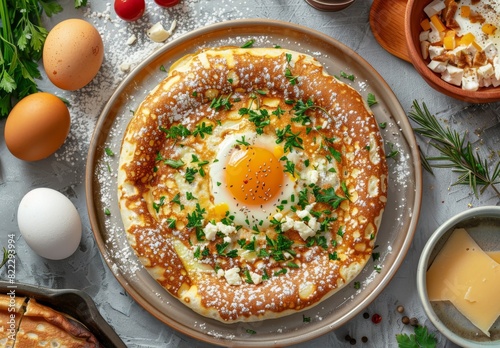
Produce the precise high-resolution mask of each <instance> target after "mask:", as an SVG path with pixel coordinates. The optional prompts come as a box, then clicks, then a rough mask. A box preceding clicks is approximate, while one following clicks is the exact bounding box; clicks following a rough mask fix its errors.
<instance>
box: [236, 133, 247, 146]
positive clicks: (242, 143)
mask: <svg viewBox="0 0 500 348" xmlns="http://www.w3.org/2000/svg"><path fill="white" fill-rule="evenodd" d="M236 144H238V145H244V146H248V145H250V143H249V142H248V141H246V140H245V136H244V135H242V136H241V140H238V139H236Z"/></svg>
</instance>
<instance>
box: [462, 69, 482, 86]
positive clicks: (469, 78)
mask: <svg viewBox="0 0 500 348" xmlns="http://www.w3.org/2000/svg"><path fill="white" fill-rule="evenodd" d="M478 88H479V81H478V79H477V72H476V68H467V69H465V70H464V74H463V75H462V89H465V90H467V91H477V90H478Z"/></svg>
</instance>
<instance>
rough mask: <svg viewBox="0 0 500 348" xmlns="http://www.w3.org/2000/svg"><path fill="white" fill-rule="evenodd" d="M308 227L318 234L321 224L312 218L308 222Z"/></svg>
mask: <svg viewBox="0 0 500 348" xmlns="http://www.w3.org/2000/svg"><path fill="white" fill-rule="evenodd" d="M307 226H309V227H310V228H311V229H312V230H313V231H314V232H317V231H319V229H320V228H321V223H319V222H318V220H317V219H316V218H315V217H314V216H312V217H311V218H310V219H309V221H308V222H307Z"/></svg>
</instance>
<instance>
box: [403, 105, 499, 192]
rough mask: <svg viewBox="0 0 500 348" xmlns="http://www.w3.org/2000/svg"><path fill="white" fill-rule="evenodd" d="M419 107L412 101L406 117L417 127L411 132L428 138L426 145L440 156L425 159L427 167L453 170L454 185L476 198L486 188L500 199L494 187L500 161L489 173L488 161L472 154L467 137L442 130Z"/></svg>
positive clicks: (428, 114) (434, 118)
mask: <svg viewBox="0 0 500 348" xmlns="http://www.w3.org/2000/svg"><path fill="white" fill-rule="evenodd" d="M422 106H423V109H422V108H421V107H420V105H419V104H418V102H417V101H414V102H413V109H414V110H413V111H410V113H409V114H408V117H409V118H410V119H411V120H413V121H414V122H415V123H417V124H418V126H419V127H418V128H414V131H415V132H416V133H418V134H420V135H421V136H424V137H426V138H429V139H430V140H431V141H430V142H429V144H430V145H431V146H432V147H434V148H435V149H436V150H438V151H439V152H440V156H434V157H427V158H425V157H424V159H426V163H427V164H428V165H429V166H430V167H434V168H452V171H453V172H455V173H458V179H457V181H456V182H455V183H454V184H453V185H468V186H469V187H470V188H471V189H472V191H473V192H474V195H475V196H476V198H477V197H478V196H479V194H482V193H483V192H484V191H485V190H486V189H487V188H488V187H491V188H492V189H493V190H494V191H495V192H496V194H497V195H498V196H500V191H499V190H498V189H497V188H496V187H495V185H497V184H499V183H500V161H499V162H498V163H497V164H496V165H495V168H494V169H493V171H490V169H489V167H488V162H487V160H486V159H483V158H482V157H481V156H480V155H479V153H477V152H474V151H473V149H472V145H471V143H470V142H468V141H466V134H463V135H461V134H460V133H458V132H457V131H455V130H452V129H450V128H449V127H446V128H443V127H442V126H441V124H440V123H439V122H438V120H437V119H436V117H435V116H434V115H432V114H431V113H430V112H429V110H428V109H427V106H426V105H425V103H423V104H422ZM480 186H482V187H481V188H480V189H479V187H480Z"/></svg>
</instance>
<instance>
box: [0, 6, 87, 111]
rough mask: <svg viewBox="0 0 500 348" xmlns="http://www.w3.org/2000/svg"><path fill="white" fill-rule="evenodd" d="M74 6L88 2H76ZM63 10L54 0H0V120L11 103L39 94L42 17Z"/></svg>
mask: <svg viewBox="0 0 500 348" xmlns="http://www.w3.org/2000/svg"><path fill="white" fill-rule="evenodd" d="M74 4H75V7H76V8H79V7H81V6H85V5H86V4H87V0H75V2H74ZM61 11H62V6H61V5H60V4H58V3H57V1H55V0H0V20H1V23H2V25H1V29H0V118H1V117H7V116H8V114H9V112H10V110H11V109H12V106H13V102H14V101H15V100H16V99H17V100H19V99H21V98H23V97H25V96H27V95H29V94H32V93H35V92H37V91H38V86H37V84H36V82H35V79H38V78H40V76H41V75H40V71H39V70H38V61H39V60H40V58H41V57H42V49H43V45H44V43H45V38H46V37H47V34H48V30H47V29H46V28H45V27H44V26H43V24H42V21H41V16H42V14H43V12H45V14H46V15H47V16H49V17H50V16H52V15H53V14H56V13H59V12H61Z"/></svg>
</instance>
